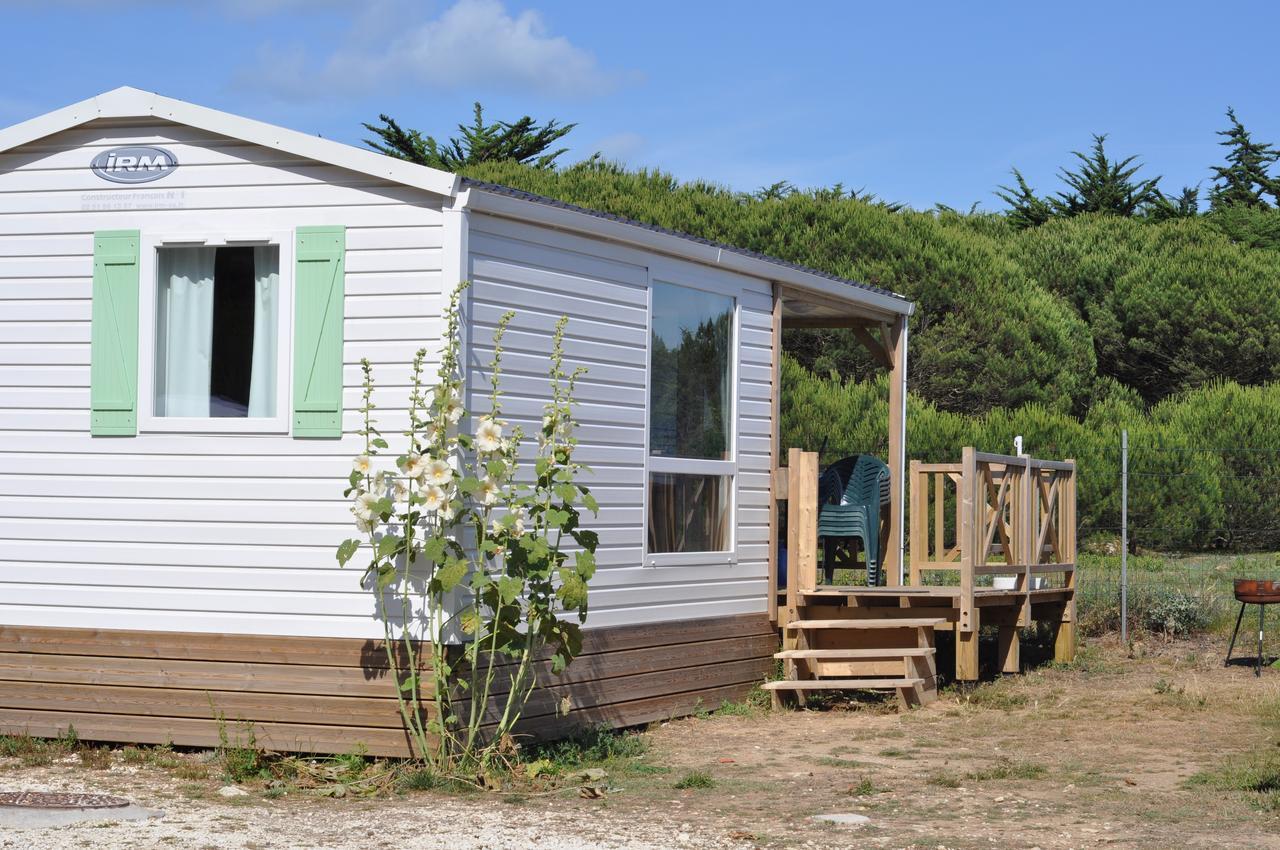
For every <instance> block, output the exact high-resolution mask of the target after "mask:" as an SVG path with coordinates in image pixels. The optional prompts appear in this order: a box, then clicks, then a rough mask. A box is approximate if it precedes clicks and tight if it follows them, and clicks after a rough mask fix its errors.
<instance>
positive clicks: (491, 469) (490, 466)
mask: <svg viewBox="0 0 1280 850" xmlns="http://www.w3.org/2000/svg"><path fill="white" fill-rule="evenodd" d="M484 471H485V472H487V473H489V474H490V475H492V476H493V477H494V478H501V477H503V476H505V475H506V474H507V465H506V463H504V462H503V461H500V460H491V461H489V462H488V463H486V464H485V465H484Z"/></svg>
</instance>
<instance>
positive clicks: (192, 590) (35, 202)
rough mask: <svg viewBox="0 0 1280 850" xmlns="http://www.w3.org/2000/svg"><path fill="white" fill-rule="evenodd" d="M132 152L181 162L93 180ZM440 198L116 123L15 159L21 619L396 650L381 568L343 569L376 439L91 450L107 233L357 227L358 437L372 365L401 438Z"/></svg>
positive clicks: (2, 591)
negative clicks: (96, 286) (365, 455)
mask: <svg viewBox="0 0 1280 850" xmlns="http://www.w3.org/2000/svg"><path fill="white" fill-rule="evenodd" d="M125 144H156V145H161V146H163V147H166V148H168V149H170V150H172V151H173V152H174V153H175V154H177V156H178V159H179V161H180V163H181V165H180V167H179V168H178V169H177V171H175V172H174V173H172V174H170V175H168V176H167V177H165V178H164V179H162V180H160V181H158V182H155V183H150V184H144V185H141V186H127V185H126V186H119V185H116V184H112V183H108V182H106V181H104V180H101V179H99V178H97V177H95V176H93V175H92V174H91V173H90V172H89V170H88V168H87V165H88V163H89V161H90V159H92V157H93V156H94V155H95V154H96V153H97V152H99V151H100V150H103V149H105V148H110V147H114V146H117V145H125ZM439 202H440V199H439V198H433V197H432V196H430V195H428V194H427V193H425V192H422V191H419V190H415V189H410V188H407V187H403V186H398V185H394V184H386V183H380V182H378V181H376V180H374V179H371V178H367V177H364V176H361V175H357V174H354V173H352V172H347V171H344V170H342V169H338V168H336V167H333V166H327V165H323V164H319V163H315V162H311V161H308V160H303V159H298V158H295V157H290V156H288V155H285V154H282V153H280V152H278V151H274V150H269V149H265V148H260V147H255V146H252V145H247V144H244V143H241V142H237V141H234V140H232V139H227V138H222V137H218V136H211V135H210V134H207V133H203V132H201V131H197V130H193V129H190V128H186V127H180V126H176V125H171V124H165V123H161V122H117V123H115V124H109V123H105V122H102V123H94V124H89V125H85V126H83V127H81V128H77V129H74V130H70V131H67V132H63V133H60V134H58V135H56V136H54V137H51V138H48V139H44V140H41V141H40V142H38V143H35V144H32V145H29V146H27V147H24V148H20V149H18V150H16V151H13V152H10V153H5V154H0V624H7V625H42V626H87V627H99V628H132V629H176V630H182V631H208V632H238V633H257V634H295V635H331V636H349V637H363V636H376V635H380V634H381V627H380V626H379V625H378V623H377V622H376V621H375V620H374V619H373V616H372V605H371V600H370V598H369V596H368V594H366V593H365V592H364V591H362V590H360V588H359V586H358V579H359V572H360V571H359V568H347V569H345V570H340V569H339V568H338V567H337V563H336V561H335V560H334V556H333V549H334V546H335V545H336V544H337V542H338V541H340V540H342V539H343V538H345V537H347V536H349V534H350V530H351V529H350V524H349V520H350V514H349V513H348V511H347V504H346V502H345V501H344V500H343V499H342V497H341V489H342V486H343V485H342V483H341V482H342V479H343V478H344V477H345V475H346V474H347V472H349V470H350V458H351V456H352V455H354V454H357V453H358V452H359V450H360V447H361V446H362V445H363V443H362V441H361V438H359V437H357V436H355V435H354V434H351V433H348V435H347V436H346V437H344V438H343V439H342V440H341V441H337V440H295V439H292V438H290V437H288V436H252V435H245V436H230V435H228V436H209V435H197V434H146V433H143V434H140V435H139V436H137V437H134V438H91V437H90V436H89V317H90V292H91V283H92V250H93V248H92V245H93V243H92V234H93V232H94V231H95V230H105V229H121V228H139V229H141V230H143V231H144V233H146V232H155V233H161V234H163V233H172V232H175V231H176V232H189V231H193V230H201V229H205V230H209V231H217V232H220V233H230V234H252V233H255V232H264V231H279V230H292V229H293V228H294V227H297V226H302V225H320V224H341V225H346V226H347V228H348V230H347V277H346V292H347V297H346V325H345V336H346V346H345V355H344V360H345V363H346V368H345V384H346V391H345V398H346V408H347V413H346V416H345V425H344V427H345V430H346V431H347V432H351V431H353V430H354V429H355V428H357V427H359V425H358V415H357V414H356V412H355V409H356V407H357V406H358V404H359V384H360V367H359V361H360V358H361V357H369V358H370V359H371V360H373V361H374V363H375V364H376V367H377V371H376V377H377V378H378V381H379V384H380V386H381V387H382V388H383V390H382V392H381V394H380V396H379V398H378V401H379V403H380V404H381V405H382V408H383V409H382V410H380V411H379V416H380V417H381V419H382V424H383V426H384V429H385V430H386V432H387V433H388V434H391V435H393V434H395V433H396V432H398V431H399V430H401V429H402V428H403V426H402V425H401V424H400V421H399V420H400V417H397V416H396V415H395V413H394V409H395V407H397V406H399V407H401V408H402V407H403V405H404V401H403V399H404V395H405V386H406V384H407V375H408V364H409V362H410V360H411V359H412V357H413V352H414V351H415V350H416V349H417V348H419V347H421V346H426V347H427V348H429V349H434V348H436V347H437V342H436V340H437V337H438V334H439V314H440V306H441V286H442V280H441V269H442V268H443V267H446V266H443V265H442V253H443V252H442V220H443V217H442V214H441V212H440V206H439ZM282 272H284V273H285V274H286V275H287V276H288V279H289V280H290V281H291V280H292V270H289V269H282ZM141 283H142V286H144V287H145V286H147V285H153V284H152V282H150V281H146V280H143V281H142V282H141ZM140 332H141V333H146V332H147V329H146V328H142V329H140ZM290 342H291V341H289V340H282V344H290ZM147 365H148V364H141V368H147ZM281 380H283V381H285V382H286V383H289V382H290V380H291V379H290V378H289V377H288V376H281ZM139 403H140V405H144V404H145V402H144V401H143V400H141V399H140V400H139ZM393 439H394V438H393Z"/></svg>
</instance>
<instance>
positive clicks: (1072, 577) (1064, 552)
mask: <svg viewBox="0 0 1280 850" xmlns="http://www.w3.org/2000/svg"><path fill="white" fill-rule="evenodd" d="M1067 463H1069V464H1071V470H1070V471H1069V472H1067V473H1066V475H1067V477H1066V478H1065V479H1064V480H1063V482H1062V493H1061V495H1060V496H1059V497H1058V502H1059V506H1058V541H1059V542H1058V551H1059V552H1060V553H1061V557H1062V560H1063V562H1064V563H1068V564H1070V565H1071V569H1070V570H1069V571H1068V572H1067V573H1066V575H1065V584H1066V588H1067V590H1068V591H1070V592H1069V593H1068V594H1067V598H1066V600H1065V601H1064V602H1063V604H1062V616H1061V617H1060V618H1059V622H1058V633H1057V635H1056V636H1055V638H1054V641H1053V660H1054V661H1057V662H1059V663H1062V664H1070V663H1071V662H1072V661H1075V659H1076V557H1077V555H1076V462H1075V460H1074V459H1068V460H1067Z"/></svg>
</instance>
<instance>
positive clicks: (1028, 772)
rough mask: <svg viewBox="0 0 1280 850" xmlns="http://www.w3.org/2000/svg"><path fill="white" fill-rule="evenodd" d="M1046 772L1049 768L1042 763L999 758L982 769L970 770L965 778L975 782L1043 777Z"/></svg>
mask: <svg viewBox="0 0 1280 850" xmlns="http://www.w3.org/2000/svg"><path fill="white" fill-rule="evenodd" d="M1048 773H1049V769H1048V768H1047V767H1045V766H1044V765H1042V764H1037V763H1035V762H1030V761H1014V760H1013V759H1008V758H999V759H996V761H995V763H994V764H992V765H990V766H988V767H985V768H983V769H982V770H975V771H971V772H970V773H968V774H967V778H969V779H972V780H974V781H976V782H986V781H988V780H992V779H1043V778H1044V777H1045V776H1047V775H1048Z"/></svg>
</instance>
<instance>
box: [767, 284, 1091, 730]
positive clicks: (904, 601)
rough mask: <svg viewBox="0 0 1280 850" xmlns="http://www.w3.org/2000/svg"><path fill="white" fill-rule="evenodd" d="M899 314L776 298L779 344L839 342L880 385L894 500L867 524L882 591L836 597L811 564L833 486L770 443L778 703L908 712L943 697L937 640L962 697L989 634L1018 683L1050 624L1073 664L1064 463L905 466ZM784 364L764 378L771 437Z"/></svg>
mask: <svg viewBox="0 0 1280 850" xmlns="http://www.w3.org/2000/svg"><path fill="white" fill-rule="evenodd" d="M860 295H861V293H860ZM895 300H896V301H897V303H889V304H877V303H865V301H864V300H863V299H861V298H860V299H858V300H857V301H854V300H843V299H839V298H835V297H832V298H824V297H818V296H815V294H814V293H812V292H809V291H805V292H797V291H793V290H790V289H789V288H787V287H785V286H778V287H775V292H774V311H773V323H774V333H775V339H778V340H781V338H782V336H781V332H782V331H783V330H785V329H790V328H809V329H812V328H838V329H842V330H845V331H847V332H848V333H850V334H852V335H853V336H854V338H856V339H857V340H858V341H859V342H860V343H861V344H862V345H863V346H864V347H865V348H866V349H867V351H868V352H870V354H871V357H872V359H873V360H874V361H875V362H876V363H877V364H879V365H880V366H881V367H882V368H884V369H886V370H888V372H889V373H890V374H889V378H890V380H889V406H888V408H889V409H888V422H887V423H886V425H887V433H888V451H887V457H884V458H883V461H884V463H885V465H886V466H887V468H888V479H889V480H888V487H887V490H888V497H887V499H886V500H884V502H883V503H882V504H881V505H880V507H879V511H878V514H879V515H878V516H876V517H875V519H874V524H875V526H876V529H875V534H876V536H877V538H878V551H879V553H880V559H881V563H880V566H881V569H880V570H879V573H880V576H881V577H882V578H881V580H880V583H878V584H875V583H869V584H868V585H861V584H854V585H850V584H847V583H846V584H838V583H836V581H832V580H830V579H829V578H827V577H826V576H824V572H827V573H828V575H830V571H826V570H822V569H820V565H821V564H820V562H821V561H822V560H824V559H825V558H827V557H831V547H830V545H829V541H824V540H823V537H822V530H821V529H820V525H821V526H822V529H825V533H826V534H827V535H828V536H829V535H830V534H831V533H832V532H831V524H830V523H829V522H827V521H826V519H825V515H824V507H825V508H826V511H828V512H830V511H831V510H832V509H831V507H830V505H831V504H832V502H831V498H830V496H831V494H830V492H829V486H826V487H825V489H824V492H823V493H822V494H820V492H819V479H820V475H821V473H822V470H821V469H820V463H819V457H818V454H817V452H815V451H813V450H812V449H814V448H815V447H812V446H806V447H784V446H783V445H782V441H781V434H780V433H775V435H774V442H773V449H772V451H773V475H772V482H771V490H772V500H771V507H772V510H771V511H770V539H769V551H770V588H771V592H770V594H769V614H770V617H771V619H772V620H773V622H774V623H775V624H776V625H777V627H778V628H779V630H780V631H781V633H782V639H783V646H782V650H781V651H780V652H779V653H778V656H777V657H779V658H781V659H782V660H783V662H784V670H785V676H784V679H783V680H782V681H779V682H771V683H769V686H768V687H769V688H770V689H771V690H772V691H773V692H774V696H775V702H778V703H785V702H790V701H795V700H796V699H799V698H802V697H803V695H804V694H805V693H807V692H809V691H814V690H860V689H881V690H894V691H896V692H897V693H898V696H899V698H900V700H901V701H902V702H903V703H904V704H907V705H910V704H918V703H923V702H928V701H930V700H931V699H932V698H933V697H934V696H935V695H936V689H937V669H938V667H937V659H936V654H937V649H936V643H935V640H934V638H935V635H936V633H937V632H938V631H949V632H953V633H954V641H953V643H952V645H953V646H954V652H955V659H954V662H955V663H954V670H955V678H956V679H957V680H960V681H973V680H976V679H977V678H978V675H979V634H980V631H981V628H982V626H983V625H986V626H993V627H996V630H997V631H998V636H999V639H998V653H999V658H998V659H997V663H998V665H999V669H1001V670H1003V671H1004V672H1018V671H1019V670H1020V667H1021V652H1020V633H1021V630H1022V629H1023V628H1025V627H1028V626H1031V625H1032V624H1034V623H1037V622H1044V623H1048V624H1050V626H1051V628H1052V630H1053V634H1054V654H1055V658H1057V659H1058V660H1062V661H1066V660H1070V659H1072V658H1074V655H1075V566H1076V564H1075V562H1076V520H1075V499H1076V469H1075V464H1074V462H1072V461H1069V460H1066V461H1057V460H1039V459H1035V458H1032V457H1030V456H1027V455H1020V456H1016V457H1015V456H1007V455H995V454H988V453H983V452H978V451H976V450H975V449H973V448H965V449H964V450H963V451H962V453H961V455H962V456H961V458H960V459H959V460H958V461H956V462H950V463H929V464H926V463H921V462H918V461H912V462H911V463H910V464H908V462H907V439H908V425H907V421H906V392H907V380H906V373H907V335H908V332H907V319H908V317H909V315H910V309H909V305H908V306H907V309H905V310H904V309H902V308H901V304H902V303H903V302H901V301H900V300H897V299H895ZM780 349H781V346H775V350H774V364H773V369H774V386H775V387H778V388H779V391H778V392H776V393H775V396H774V401H773V404H774V416H773V419H774V422H775V423H776V425H775V428H776V430H777V431H778V432H780V430H781V429H780V422H781V419H780V412H781V409H780V407H781V399H780V395H781V384H780V380H781V356H780ZM874 448H875V447H870V446H869V447H867V449H866V450H865V451H868V452H870V451H872V450H873V449H874ZM908 482H910V484H908ZM824 485H829V482H827V481H824ZM908 507H909V512H908ZM820 520H821V522H820ZM824 542H827V543H828V545H827V546H825V547H824V545H823V543H824ZM858 548H861V549H863V550H864V551H865V549H866V548H867V547H866V546H865V545H864V546H861V547H858ZM873 548H874V547H873ZM824 549H825V550H826V552H825V553H824ZM783 552H785V557H784V556H783ZM863 560H864V561H865V560H867V559H866V556H865V554H864V556H863ZM846 575H847V574H846ZM855 575H856V574H855ZM868 575H871V573H870V572H868ZM838 577H839V574H837V579H838Z"/></svg>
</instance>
